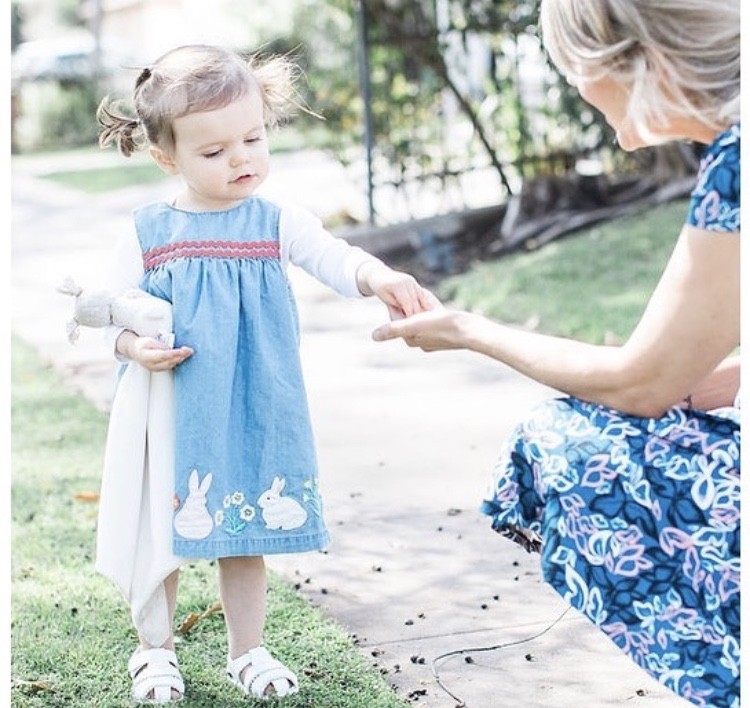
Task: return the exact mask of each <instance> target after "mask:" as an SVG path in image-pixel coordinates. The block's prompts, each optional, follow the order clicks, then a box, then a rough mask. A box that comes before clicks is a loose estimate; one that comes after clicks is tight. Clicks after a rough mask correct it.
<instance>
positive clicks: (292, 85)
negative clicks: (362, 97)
mask: <svg viewBox="0 0 750 708" xmlns="http://www.w3.org/2000/svg"><path fill="white" fill-rule="evenodd" d="M247 65H248V69H249V70H250V73H251V74H252V75H253V76H254V77H255V80H256V81H257V82H258V86H259V87H260V92H261V96H262V97H263V106H264V111H265V121H266V125H267V126H269V127H273V126H276V125H278V124H279V123H282V122H283V121H284V120H287V119H289V118H291V117H292V116H293V115H294V114H295V113H296V112H297V111H302V112H303V113H307V114H309V115H311V116H313V117H315V118H320V119H321V120H323V118H322V116H320V115H318V114H317V113H315V112H313V111H312V110H311V109H310V108H308V107H307V106H306V105H305V100H304V98H302V96H301V95H300V93H299V91H298V90H297V85H298V83H299V81H300V78H301V77H302V70H301V69H300V67H299V66H298V65H297V64H296V63H295V62H294V61H293V60H292V58H291V56H290V55H288V54H285V55H274V56H268V57H266V56H262V55H261V54H259V53H256V54H253V55H252V56H251V57H250V58H249V59H248V61H247Z"/></svg>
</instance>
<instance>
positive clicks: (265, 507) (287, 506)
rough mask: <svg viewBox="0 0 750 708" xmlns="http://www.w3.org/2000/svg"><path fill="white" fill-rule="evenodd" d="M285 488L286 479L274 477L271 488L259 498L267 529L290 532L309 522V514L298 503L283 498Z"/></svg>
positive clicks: (288, 498) (289, 498)
mask: <svg viewBox="0 0 750 708" xmlns="http://www.w3.org/2000/svg"><path fill="white" fill-rule="evenodd" d="M285 486H286V480H285V479H282V478H280V477H274V478H273V483H272V484H271V488H270V489H266V491H265V492H263V494H261V495H260V497H258V506H259V507H260V508H261V509H262V512H261V513H262V514H263V521H265V522H266V528H267V529H281V530H283V531H289V530H291V529H296V528H299V527H300V526H302V525H303V524H304V523H305V521H307V512H306V511H305V509H304V507H303V506H302V505H301V504H300V503H299V502H298V501H296V500H294V499H292V498H291V497H282V496H281V492H282V491H283V490H284V487H285Z"/></svg>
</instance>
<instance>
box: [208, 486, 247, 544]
mask: <svg viewBox="0 0 750 708" xmlns="http://www.w3.org/2000/svg"><path fill="white" fill-rule="evenodd" d="M223 507H224V508H223V509H218V510H217V511H216V512H215V513H214V522H215V523H216V526H217V527H219V528H221V530H222V531H224V533H227V534H229V535H230V536H238V535H239V534H241V533H242V532H243V531H244V530H245V529H246V528H247V527H248V525H249V524H250V522H251V521H252V520H253V519H254V518H255V507H254V506H251V505H250V504H246V503H245V495H244V494H243V493H242V492H240V491H236V492H234V493H233V494H227V495H226V496H225V497H224V504H223Z"/></svg>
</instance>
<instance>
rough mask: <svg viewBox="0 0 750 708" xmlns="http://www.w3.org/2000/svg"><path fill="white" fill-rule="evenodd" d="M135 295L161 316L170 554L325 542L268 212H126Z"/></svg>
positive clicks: (287, 292)
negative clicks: (131, 220)
mask: <svg viewBox="0 0 750 708" xmlns="http://www.w3.org/2000/svg"><path fill="white" fill-rule="evenodd" d="M135 225H136V231H137V235H138V239H139V242H140V245H141V249H142V251H143V267H144V278H143V282H142V283H141V287H142V288H143V289H144V290H146V291H148V292H150V293H152V294H153V295H156V296H158V297H161V298H164V299H165V300H167V301H169V302H170V303H172V307H173V317H174V333H175V346H181V345H187V346H190V347H192V348H193V350H194V354H193V356H191V357H190V358H189V359H187V360H186V361H185V362H184V363H182V364H180V366H178V367H177V368H176V369H175V418H176V426H175V428H176V429H175V499H174V523H173V531H174V533H173V550H174V553H175V554H176V555H178V556H184V557H188V558H223V557H229V556H255V555H265V554H270V553H292V552H300V551H311V550H317V549H320V548H323V547H325V546H326V545H327V544H328V542H329V537H328V532H327V530H326V527H325V523H324V520H323V516H322V505H321V499H320V496H319V493H318V472H317V462H316V456H315V448H314V441H313V434H312V426H311V423H310V416H309V412H308V406H307V398H306V394H305V388H304V382H303V379H302V370H301V364H300V358H299V324H298V319H297V309H296V305H295V302H294V296H293V294H292V291H291V288H290V286H289V283H288V281H287V278H286V274H285V272H284V268H283V265H282V263H281V258H280V246H279V208H278V207H277V206H276V205H274V204H271V203H269V202H267V201H265V200H263V199H260V198H257V197H251V198H249V199H247V200H246V201H244V202H243V203H242V204H240V205H239V206H236V207H234V208H232V209H228V210H226V211H216V212H198V213H196V212H186V211H181V210H179V209H176V208H174V207H171V206H169V205H168V204H166V203H156V204H151V205H148V206H146V207H143V208H142V209H139V210H137V211H136V212H135Z"/></svg>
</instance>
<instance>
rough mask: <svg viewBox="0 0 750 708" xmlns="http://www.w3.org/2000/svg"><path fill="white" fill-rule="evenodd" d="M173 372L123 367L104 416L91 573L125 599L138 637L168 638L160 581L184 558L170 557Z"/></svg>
mask: <svg viewBox="0 0 750 708" xmlns="http://www.w3.org/2000/svg"><path fill="white" fill-rule="evenodd" d="M174 429H175V427H174V374H173V372H171V371H165V372H158V373H151V372H149V371H148V370H147V369H145V368H143V367H142V366H140V365H139V364H137V363H136V362H131V363H130V364H129V365H128V367H127V368H126V370H125V372H124V374H123V375H122V378H121V380H120V382H119V384H118V386H117V391H116V393H115V397H114V401H113V403H112V411H111V413H110V420H109V430H108V433H107V446H106V451H105V456H104V472H103V475H102V486H101V496H100V500H99V521H98V526H97V557H96V569H97V570H98V571H99V572H100V573H102V574H103V575H105V576H107V577H108V578H110V579H111V580H112V581H113V582H114V583H115V584H116V585H117V586H118V587H119V588H120V590H121V591H122V593H123V594H124V595H125V598H126V600H127V601H128V603H129V605H130V610H131V614H132V617H133V623H134V625H135V627H136V629H137V630H138V632H139V634H140V635H141V637H142V638H143V639H144V640H145V641H146V642H148V644H150V645H151V646H154V647H159V646H161V645H162V644H164V642H165V641H166V640H167V639H168V637H169V636H170V634H171V631H172V629H171V626H170V621H169V613H168V610H167V601H166V595H165V592H164V585H163V582H164V580H165V578H166V577H167V576H168V575H169V574H170V573H172V572H173V571H175V570H177V569H178V568H179V567H180V565H182V564H183V563H184V562H185V561H186V559H185V558H180V557H177V556H175V555H173V553H172V513H173V499H174Z"/></svg>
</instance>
